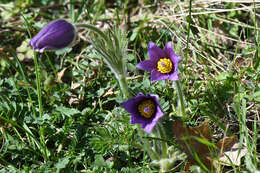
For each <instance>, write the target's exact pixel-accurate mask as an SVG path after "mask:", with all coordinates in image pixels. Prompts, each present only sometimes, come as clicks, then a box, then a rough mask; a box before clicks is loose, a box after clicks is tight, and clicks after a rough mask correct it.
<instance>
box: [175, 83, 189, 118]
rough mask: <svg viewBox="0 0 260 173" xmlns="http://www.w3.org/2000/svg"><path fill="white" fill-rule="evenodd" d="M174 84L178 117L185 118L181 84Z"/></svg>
mask: <svg viewBox="0 0 260 173" xmlns="http://www.w3.org/2000/svg"><path fill="white" fill-rule="evenodd" d="M174 84H175V88H176V90H177V95H178V113H179V115H181V117H183V118H184V117H186V113H185V103H184V101H185V99H184V95H183V92H182V88H181V83H180V81H179V80H177V81H175V82H174Z"/></svg>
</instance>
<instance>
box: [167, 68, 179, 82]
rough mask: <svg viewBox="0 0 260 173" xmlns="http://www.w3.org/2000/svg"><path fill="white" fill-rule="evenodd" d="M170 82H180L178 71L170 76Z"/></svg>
mask: <svg viewBox="0 0 260 173" xmlns="http://www.w3.org/2000/svg"><path fill="white" fill-rule="evenodd" d="M169 80H179V76H178V69H177V72H174V73H172V74H170V75H169Z"/></svg>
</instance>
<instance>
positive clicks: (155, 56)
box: [147, 42, 166, 62]
mask: <svg viewBox="0 0 260 173" xmlns="http://www.w3.org/2000/svg"><path fill="white" fill-rule="evenodd" d="M147 49H148V54H149V57H150V58H151V60H154V61H156V62H157V61H158V60H159V59H160V58H163V57H166V54H165V52H164V51H163V50H162V49H161V48H159V47H157V46H156V44H155V43H153V42H149V44H148V48H147Z"/></svg>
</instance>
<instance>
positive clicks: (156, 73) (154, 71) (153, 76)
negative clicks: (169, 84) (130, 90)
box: [151, 70, 169, 82]
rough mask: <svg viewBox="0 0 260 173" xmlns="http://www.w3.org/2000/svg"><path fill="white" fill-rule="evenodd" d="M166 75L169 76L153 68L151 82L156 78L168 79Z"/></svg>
mask: <svg viewBox="0 0 260 173" xmlns="http://www.w3.org/2000/svg"><path fill="white" fill-rule="evenodd" d="M168 77H169V74H163V73H160V72H159V71H157V70H153V71H152V73H151V82H155V81H157V80H163V79H168Z"/></svg>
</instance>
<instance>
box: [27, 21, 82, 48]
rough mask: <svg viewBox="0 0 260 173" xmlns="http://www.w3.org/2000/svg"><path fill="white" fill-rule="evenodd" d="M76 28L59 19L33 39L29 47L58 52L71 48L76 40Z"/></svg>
mask: <svg viewBox="0 0 260 173" xmlns="http://www.w3.org/2000/svg"><path fill="white" fill-rule="evenodd" d="M76 32H77V31H76V28H75V27H74V25H73V24H71V23H70V22H68V21H66V20H64V19H58V20H55V21H52V22H51V23H49V24H47V25H46V26H45V27H44V28H42V29H41V31H40V32H39V33H38V34H37V35H36V36H35V37H33V38H32V40H31V41H30V42H29V45H30V46H32V47H33V49H34V50H37V51H39V52H41V53H42V52H43V51H44V50H58V49H62V48H65V47H68V46H70V45H71V44H72V43H73V41H74V40H75V38H76Z"/></svg>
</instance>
